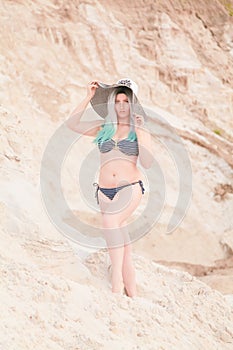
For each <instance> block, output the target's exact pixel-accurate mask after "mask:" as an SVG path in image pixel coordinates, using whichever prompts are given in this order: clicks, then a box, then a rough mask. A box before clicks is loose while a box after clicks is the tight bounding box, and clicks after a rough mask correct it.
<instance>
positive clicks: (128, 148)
mask: <svg viewBox="0 0 233 350" xmlns="http://www.w3.org/2000/svg"><path fill="white" fill-rule="evenodd" d="M98 146H99V150H100V152H101V153H107V152H110V151H111V150H113V149H119V150H120V151H121V152H122V153H124V154H126V155H127V156H138V154H139V150H138V141H137V140H134V141H130V140H127V139H123V140H120V141H114V140H113V139H110V140H107V141H104V142H102V143H101V142H99V143H98Z"/></svg>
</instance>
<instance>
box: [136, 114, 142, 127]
mask: <svg viewBox="0 0 233 350" xmlns="http://www.w3.org/2000/svg"><path fill="white" fill-rule="evenodd" d="M134 122H135V124H136V125H137V126H142V125H144V118H143V116H142V115H139V114H135V115H134Z"/></svg>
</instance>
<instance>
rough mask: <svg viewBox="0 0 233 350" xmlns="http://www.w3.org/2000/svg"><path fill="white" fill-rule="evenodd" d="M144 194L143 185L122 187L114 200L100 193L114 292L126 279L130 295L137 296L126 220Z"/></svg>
mask: <svg viewBox="0 0 233 350" xmlns="http://www.w3.org/2000/svg"><path fill="white" fill-rule="evenodd" d="M141 197H142V191H141V188H140V186H139V185H134V186H131V187H126V188H124V189H122V190H121V191H120V192H119V193H118V194H117V196H116V198H114V199H113V200H112V201H111V200H109V199H108V198H106V197H104V195H103V194H102V193H100V195H99V202H100V208H101V212H102V223H103V229H104V236H105V239H106V242H107V246H108V251H109V255H110V259H111V263H112V291H113V292H117V293H119V292H121V291H122V289H123V282H124V283H125V287H126V289H127V294H128V295H129V296H135V295H136V282H135V271H134V267H133V262H132V256H131V246H130V240H129V236H128V233H127V226H125V223H126V219H128V218H129V217H130V215H131V214H132V213H133V211H134V210H135V209H136V208H137V206H138V205H139V203H140V201H141ZM123 224H124V226H123Z"/></svg>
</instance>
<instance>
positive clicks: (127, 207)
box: [67, 79, 153, 297]
mask: <svg viewBox="0 0 233 350" xmlns="http://www.w3.org/2000/svg"><path fill="white" fill-rule="evenodd" d="M136 88H137V86H136V84H135V83H134V82H133V81H132V80H130V79H122V80H120V81H118V82H117V84H114V85H105V84H102V83H99V82H98V81H92V82H90V83H89V84H88V86H87V96H86V97H85V98H84V100H83V101H82V102H81V103H80V104H79V105H78V107H77V108H76V109H75V110H74V111H73V112H72V113H71V116H70V117H69V119H68V120H67V126H68V127H69V128H70V129H72V130H73V131H76V132H78V133H81V134H85V135H89V136H92V137H95V139H94V142H95V143H97V145H98V147H99V151H100V163H101V164H100V174H99V183H98V184H95V185H96V197H97V202H98V203H99V205H100V210H101V214H102V227H103V231H104V235H105V239H106V242H107V246H108V251H109V255H110V259H111V265H112V277H111V283H112V292H113V293H121V292H122V290H123V288H124V289H125V292H126V294H127V295H128V296H130V297H134V296H136V280H135V270H134V266H133V261H132V255H131V251H132V247H131V244H130V239H129V235H128V233H127V219H128V218H129V217H130V216H131V214H132V213H133V212H134V210H135V209H136V208H137V207H138V205H139V203H140V200H141V198H142V195H143V193H144V187H143V183H142V181H141V178H142V175H141V172H140V170H139V169H138V167H137V160H138V158H139V160H140V163H141V165H142V166H143V167H145V168H148V167H150V166H151V164H152V161H153V157H152V152H151V137H150V133H149V132H148V130H146V128H145V127H144V119H145V113H144V111H143V109H142V108H141V106H140V104H139V102H138V99H137V96H136V94H135V92H136ZM89 102H91V104H92V107H93V108H94V109H95V110H96V112H97V113H99V114H100V116H101V117H105V123H104V124H103V122H102V121H101V120H96V121H91V122H84V121H82V122H81V121H80V120H81V117H82V114H83V112H84V110H85V109H86V107H87V105H88V103H89ZM135 106H136V107H137V109H139V110H140V111H141V112H142V113H141V114H144V116H143V115H139V114H134V113H133V111H134V108H135Z"/></svg>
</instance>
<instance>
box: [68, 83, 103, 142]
mask: <svg viewBox="0 0 233 350" xmlns="http://www.w3.org/2000/svg"><path fill="white" fill-rule="evenodd" d="M97 88H98V83H97V81H92V82H91V83H90V84H88V86H87V95H86V97H85V98H84V99H83V101H82V102H80V104H79V105H78V106H77V107H76V108H75V109H74V110H73V112H72V113H71V115H70V117H69V118H68V120H67V121H66V125H67V127H68V128H69V129H71V130H73V131H76V132H78V133H80V134H85V135H89V136H95V135H96V134H97V132H98V131H99V130H100V128H101V125H102V124H103V121H102V120H94V121H91V122H81V121H80V119H81V117H82V115H83V113H84V111H85V109H86V108H87V105H88V103H89V102H90V100H91V99H92V97H93V96H94V94H95V91H96V89H97Z"/></svg>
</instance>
